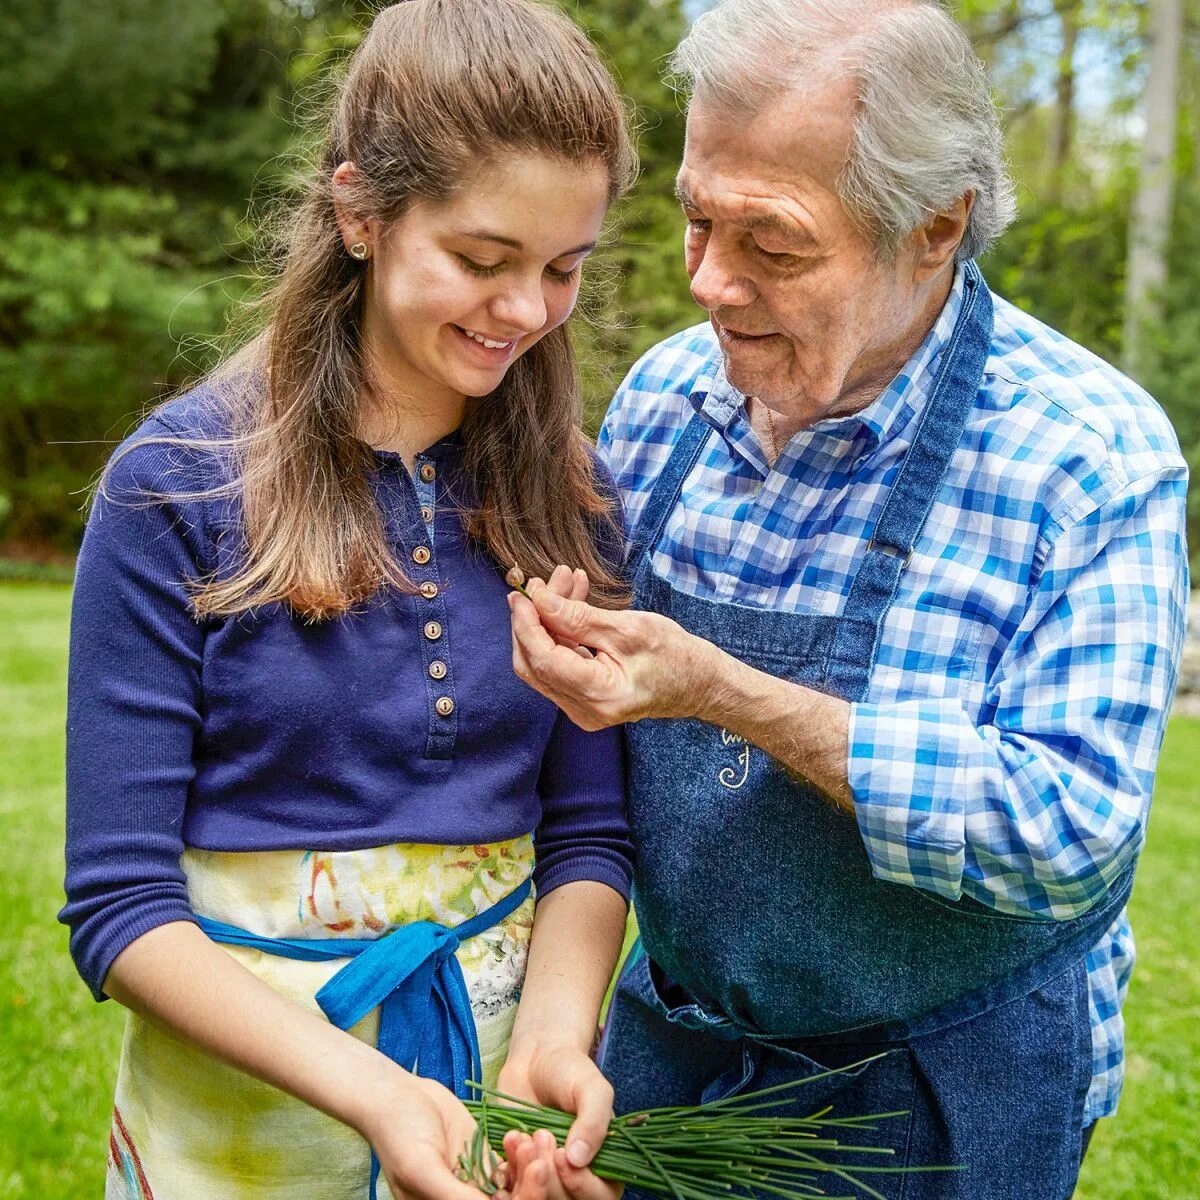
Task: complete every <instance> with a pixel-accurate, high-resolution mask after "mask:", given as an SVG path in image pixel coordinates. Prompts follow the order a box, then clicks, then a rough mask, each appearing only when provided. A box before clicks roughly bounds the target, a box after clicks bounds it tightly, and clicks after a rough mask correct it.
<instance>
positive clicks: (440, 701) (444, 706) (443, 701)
mask: <svg viewBox="0 0 1200 1200" xmlns="http://www.w3.org/2000/svg"><path fill="white" fill-rule="evenodd" d="M433 707H434V708H436V709H437V710H438V715H439V716H443V717H448V716H449V715H450V714H451V713H452V712H453V711H454V701H453V700H451V699H450V697H449V696H439V697H438V698H437V702H436V703H435V704H434V706H433Z"/></svg>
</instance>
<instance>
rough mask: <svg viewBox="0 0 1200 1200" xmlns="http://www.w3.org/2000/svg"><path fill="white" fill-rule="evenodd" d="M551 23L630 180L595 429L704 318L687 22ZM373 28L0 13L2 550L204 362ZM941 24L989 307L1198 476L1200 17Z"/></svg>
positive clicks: (60, 9)
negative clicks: (995, 218) (674, 85)
mask: <svg viewBox="0 0 1200 1200" xmlns="http://www.w3.org/2000/svg"><path fill="white" fill-rule="evenodd" d="M560 2H561V3H562V4H563V5H564V7H565V8H566V9H567V10H568V11H569V12H571V13H572V14H573V15H574V16H575V17H576V19H577V20H579V22H580V23H581V24H582V25H583V26H584V27H585V28H587V29H588V30H589V31H590V32H591V34H592V36H593V38H594V40H595V41H596V43H597V44H598V45H599V47H600V48H601V50H602V52H603V53H604V55H605V56H606V57H607V59H608V61H609V62H610V64H611V65H612V66H613V67H614V69H615V71H616V72H617V74H618V76H619V77H620V79H621V82H622V85H623V87H624V89H625V91H626V93H627V94H628V95H629V96H630V98H631V100H632V102H633V104H634V106H635V110H636V116H637V124H638V128H639V131H640V144H641V153H642V159H643V174H642V178H641V182H640V184H639V186H638V188H637V190H636V192H635V194H634V195H633V196H632V197H631V198H630V199H629V200H628V201H627V202H626V203H625V205H624V206H623V209H622V211H621V213H620V214H619V222H618V223H616V224H614V228H613V237H612V244H611V246H610V247H609V250H608V252H607V254H606V255H605V260H606V266H604V267H602V268H601V270H600V271H599V272H598V274H599V275H600V276H601V277H602V282H603V281H604V280H607V281H608V285H609V286H608V287H607V289H606V288H603V287H601V288H600V289H599V291H598V294H597V295H596V296H595V297H594V298H593V300H592V303H591V304H590V305H589V308H590V309H591V310H592V312H593V314H594V320H593V322H592V324H591V326H590V327H589V328H587V329H585V330H582V331H581V341H582V342H583V345H584V351H585V355H584V357H585V362H586V364H587V381H588V395H589V413H590V418H591V420H592V422H593V424H594V423H595V422H596V421H598V419H599V415H600V414H601V413H602V411H603V407H604V404H605V403H606V401H607V398H608V396H609V394H611V389H612V387H613V385H614V383H615V382H616V380H617V379H618V378H619V376H620V374H621V373H622V372H623V371H624V369H625V368H626V367H627V366H628V365H629V364H630V363H631V362H632V360H633V358H634V357H635V356H636V354H637V353H639V352H640V351H641V350H642V349H644V348H645V347H647V346H648V345H650V344H651V343H652V342H654V341H656V340H657V339H658V338H660V337H662V336H664V335H665V334H667V333H670V332H672V331H674V330H676V329H679V328H682V327H683V326H685V325H687V324H691V323H693V322H694V321H695V320H697V318H698V316H699V314H698V312H697V310H696V309H695V308H694V307H693V305H692V303H691V301H690V299H689V297H688V292H687V286H686V279H685V277H684V272H683V265H682V256H681V253H680V238H681V232H682V220H681V218H680V216H679V213H678V209H677V206H676V204H675V202H674V200H673V199H672V195H671V181H672V178H673V176H674V172H675V168H676V166H677V164H678V159H679V153H680V149H681V146H682V135H683V117H682V114H681V111H680V105H679V102H678V100H677V98H676V97H675V96H674V95H673V94H672V93H671V91H670V90H669V89H668V88H667V87H666V86H665V85H664V84H663V83H662V81H661V78H660V72H661V68H662V65H663V59H664V57H665V55H666V54H667V53H669V51H670V49H671V47H672V46H673V45H674V44H675V43H676V42H677V41H678V39H679V37H680V36H681V35H682V33H683V31H684V29H685V27H686V22H687V17H688V15H689V14H694V12H695V11H698V10H699V9H701V8H703V7H705V6H706V4H705V0H560ZM372 7H373V6H368V5H366V4H362V3H352V2H344V0H343V2H339V0H206V2H205V3H204V4H195V3H194V2H193V0H108V2H107V3H105V4H102V5H97V4H94V3H92V2H91V0H28V2H27V3H25V4H23V5H20V6H15V5H14V6H5V8H4V10H3V11H2V12H0V131H2V132H3V137H0V555H3V556H7V557H9V558H26V559H28V558H47V557H52V556H53V555H56V554H57V555H62V556H69V555H70V554H71V552H72V551H73V550H74V548H75V546H76V545H77V543H78V539H79V536H80V533H81V530H82V512H81V506H82V504H83V501H84V498H85V494H86V489H87V485H88V483H89V481H90V480H91V479H92V478H93V477H94V475H95V472H96V471H97V470H98V469H99V467H100V466H101V464H102V463H103V461H104V460H105V458H106V456H107V454H108V452H109V450H110V449H111V447H112V446H113V445H114V444H115V441H116V440H118V439H119V438H120V437H121V436H122V435H123V434H124V433H125V432H127V431H128V430H129V429H130V428H131V427H132V425H133V424H135V423H136V421H137V420H138V418H139V416H140V414H141V413H142V411H143V410H144V408H145V407H146V405H147V404H149V403H152V402H153V401H155V400H156V399H158V398H160V397H162V396H163V395H164V394H166V393H168V392H169V391H170V390H171V389H174V388H178V387H180V386H181V385H183V384H185V383H186V382H187V381H188V380H190V379H191V378H194V377H195V375H196V374H197V373H198V372H200V371H202V370H203V369H204V367H205V366H206V365H207V364H208V363H210V362H211V361H212V356H213V354H214V353H215V350H214V346H215V344H216V343H217V342H218V340H219V338H220V335H221V333H222V329H223V325H224V319H225V315H226V313H227V311H228V310H229V308H230V306H231V305H236V304H237V303H238V301H239V300H241V299H243V298H244V297H245V296H246V295H247V293H248V291H249V290H251V289H252V288H253V286H254V264H255V246H256V230H257V228H258V225H259V216H260V215H261V214H262V213H263V212H265V211H267V210H268V209H269V207H270V204H271V202H272V201H274V200H277V199H279V198H280V197H286V195H287V192H288V186H289V179H290V178H291V169H292V167H293V166H294V160H295V151H296V148H297V146H298V145H299V144H300V141H301V138H300V135H299V132H298V130H299V125H300V123H301V121H302V120H303V119H304V118H305V117H308V116H310V115H311V114H312V113H313V112H314V111H319V94H320V86H319V81H320V80H321V79H322V78H323V77H324V76H325V72H326V70H327V69H328V68H329V67H331V66H333V65H335V64H336V62H337V61H338V60H339V58H341V57H342V56H343V55H344V53H345V52H346V51H347V50H348V49H349V48H351V47H353V45H354V44H355V43H356V41H357V38H358V37H359V34H360V31H361V30H362V29H363V28H364V27H365V25H366V23H367V22H368V21H369V18H370V12H371V8H372ZM955 8H956V11H957V12H958V15H959V17H960V18H961V20H962V21H963V23H964V25H965V27H966V28H967V30H968V32H969V33H970V35H971V37H972V39H973V41H974V42H975V45H976V47H977V49H978V50H979V53H980V55H981V56H982V57H983V59H984V61H985V62H986V63H987V65H988V67H989V70H990V71H991V73H992V77H993V80H994V84H995V87H996V90H997V93H998V95H999V97H1000V99H1001V101H1002V103H1003V105H1004V108H1005V112H1006V121H1007V124H1008V134H1009V152H1010V156H1011V158H1012V163H1013V168H1014V173H1015V175H1016V177H1017V180H1018V183H1019V196H1020V204H1021V215H1020V219H1019V220H1018V222H1017V224H1016V226H1015V227H1014V228H1013V229H1012V230H1011V231H1010V233H1009V234H1008V235H1007V237H1006V238H1005V239H1004V241H1003V242H1002V244H1001V245H1000V246H999V247H998V248H997V250H996V251H994V252H993V253H992V254H991V255H990V256H989V258H988V260H987V261H986V262H985V263H984V264H983V266H984V269H985V271H986V273H987V275H988V278H989V280H990V282H991V284H992V286H993V287H994V288H995V289H996V290H997V291H999V292H1000V293H1001V294H1003V295H1005V296H1007V297H1008V298H1009V299H1011V300H1013V301H1015V302H1016V303H1018V304H1020V305H1022V306H1023V307H1026V308H1027V309H1029V310H1030V311H1031V312H1033V313H1034V314H1036V315H1037V316H1039V317H1041V318H1042V319H1043V320H1046V321H1048V322H1049V323H1050V324H1052V325H1054V326H1056V327H1058V328H1059V329H1061V330H1062V331H1063V332H1064V333H1066V334H1067V335H1068V336H1070V337H1073V338H1075V339H1076V340H1077V341H1080V342H1082V343H1083V344H1084V345H1086V346H1089V347H1090V348H1092V349H1093V350H1095V351H1096V352H1098V353H1099V354H1101V355H1102V356H1103V357H1105V358H1107V359H1109V360H1110V361H1112V362H1115V363H1118V364H1121V365H1122V366H1124V367H1125V368H1126V369H1127V370H1129V371H1130V372H1131V373H1132V374H1133V375H1134V376H1135V377H1136V378H1138V379H1139V380H1140V381H1141V382H1143V383H1144V384H1145V385H1146V386H1147V387H1148V388H1149V389H1150V391H1151V392H1152V393H1153V394H1154V395H1155V396H1156V397H1157V398H1158V399H1159V400H1160V402H1161V403H1162V404H1163V406H1164V407H1165V408H1166V409H1167V411H1168V413H1169V414H1170V415H1171V417H1172V419H1173V420H1174V422H1175V426H1176V429H1177V430H1178V432H1179V436H1180V441H1181V443H1182V444H1183V446H1184V450H1185V452H1186V453H1187V454H1188V456H1189V459H1190V461H1191V462H1192V464H1193V469H1194V470H1200V230H1198V229H1197V222H1196V221H1195V220H1193V217H1194V216H1195V214H1196V213H1197V211H1198V209H1200V152H1198V150H1197V131H1198V127H1200V0H958V2H957V3H956V5H955ZM685 9H686V12H685ZM252 200H253V204H251V201H252ZM1193 506H1194V507H1193V522H1192V539H1191V544H1192V546H1193V547H1195V548H1198V549H1200V502H1198V501H1197V497H1196V496H1194V497H1193Z"/></svg>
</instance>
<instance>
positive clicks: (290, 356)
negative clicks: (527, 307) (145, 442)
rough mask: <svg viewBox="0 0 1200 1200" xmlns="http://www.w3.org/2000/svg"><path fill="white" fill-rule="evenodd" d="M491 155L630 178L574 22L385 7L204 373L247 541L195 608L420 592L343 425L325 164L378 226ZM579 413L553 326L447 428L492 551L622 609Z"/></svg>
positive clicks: (522, 2) (355, 378) (346, 417)
mask: <svg viewBox="0 0 1200 1200" xmlns="http://www.w3.org/2000/svg"><path fill="white" fill-rule="evenodd" d="M505 151H518V152H534V153H539V154H547V155H551V156H553V157H555V158H558V159H560V160H563V161H567V162H571V163H581V164H586V163H589V162H600V163H602V164H603V166H604V167H605V169H606V171H607V174H608V178H609V192H610V198H615V197H616V196H617V195H618V194H619V193H620V192H621V191H623V190H624V189H625V188H626V187H628V186H629V184H630V182H631V181H632V177H633V173H634V171H635V169H636V158H635V154H634V151H633V147H632V143H631V141H630V137H629V133H628V128H627V125H626V119H625V112H624V108H623V105H622V102H621V99H620V96H619V94H618V92H617V90H616V87H615V85H614V83H613V81H612V78H611V77H610V75H609V74H608V72H607V71H606V69H605V68H604V66H603V65H602V64H601V62H600V61H599V59H598V58H597V56H596V54H595V52H594V50H593V49H592V47H591V45H590V44H589V42H588V40H587V38H586V37H585V36H584V34H583V33H582V32H581V31H580V30H579V29H578V28H577V27H576V26H575V25H574V24H573V23H572V22H571V21H570V20H569V19H567V18H566V17H565V16H563V15H562V14H561V13H559V12H557V11H556V10H554V9H553V8H551V7H549V6H548V5H546V4H543V3H539V2H537V0H405V2H404V3H400V4H395V5H393V6H392V7H390V8H386V9H384V10H383V11H381V12H380V13H379V14H378V15H377V16H376V18H375V20H374V22H373V23H372V25H371V28H370V30H369V31H368V33H367V35H366V37H365V38H364V40H363V41H362V43H361V44H360V45H359V47H358V49H357V50H356V51H355V53H354V55H353V56H352V58H351V60H350V63H349V68H348V70H347V73H346V75H345V78H344V81H343V82H342V84H341V86H340V88H339V90H338V95H337V98H336V103H335V105H334V108H333V113H332V117H331V120H330V124H329V128H328V132H327V134H326V136H325V140H324V145H323V146H322V148H321V150H320V152H319V154H318V155H317V156H316V160H315V163H314V169H313V170H312V172H311V176H310V178H309V180H308V183H307V190H306V193H305V194H304V196H303V198H302V200H301V201H300V203H299V205H298V208H297V209H296V211H294V213H292V214H291V216H290V225H289V234H288V237H287V241H286V252H285V254H284V256H283V262H282V267H281V269H280V270H279V272H278V277H277V278H276V279H275V281H274V283H273V285H272V286H271V287H270V289H269V290H268V291H267V292H266V293H265V295H264V296H263V298H262V299H261V300H259V301H258V302H257V304H256V306H255V307H256V309H257V310H258V311H259V313H260V314H261V317H260V319H261V320H262V321H263V324H262V325H260V326H259V328H260V330H261V332H259V333H257V334H256V335H255V336H254V337H253V338H252V340H250V341H249V342H248V343H247V344H246V345H245V346H243V348H242V349H241V350H240V351H239V352H237V353H236V354H234V355H232V356H231V357H230V358H228V359H227V360H226V361H225V362H224V363H223V364H222V365H221V366H220V367H218V368H217V369H216V371H215V372H213V374H212V376H211V377H210V382H212V383H214V384H215V385H217V386H214V387H213V388H212V396H213V398H214V399H213V402H214V403H219V404H221V405H223V406H224V407H225V409H226V413H225V416H226V420H227V425H228V427H229V429H230V431H231V435H230V438H229V439H228V440H227V441H224V442H223V443H222V444H221V446H220V449H221V451H222V453H223V455H224V456H225V457H227V459H228V460H229V462H230V467H229V468H228V469H229V471H230V473H231V476H232V482H231V483H228V484H226V485H225V487H223V488H219V489H217V490H218V491H224V490H228V489H234V490H236V491H237V493H238V494H240V498H241V501H242V511H243V519H244V533H245V540H246V550H247V553H246V555H245V561H244V563H243V565H242V566H241V567H240V568H239V569H237V570H236V571H235V572H234V573H233V574H231V575H229V576H226V577H218V578H211V579H206V580H201V581H199V582H197V583H196V584H194V590H193V605H194V608H195V611H196V614H197V615H198V616H226V615H232V614H235V613H238V612H242V611H244V610H246V609H249V608H252V607H255V606H258V605H261V604H265V603H270V602H274V601H282V602H285V603H287V604H288V605H290V607H291V608H292V610H293V611H295V612H296V613H297V614H299V615H301V616H304V617H306V618H308V619H310V620H322V619H326V618H329V617H334V616H338V615H340V614H341V613H344V612H346V611H347V610H349V609H350V608H352V607H353V606H355V605H356V604H358V603H360V602H362V601H363V600H365V599H366V598H368V597H369V596H371V595H372V594H374V593H375V592H376V591H378V590H379V589H380V588H381V587H384V586H390V587H394V588H397V589H399V590H401V591H406V592H411V591H413V590H414V588H413V585H412V583H411V581H410V580H409V579H408V578H407V576H406V575H405V573H404V571H403V569H402V568H401V566H400V564H399V562H398V561H397V559H396V557H395V555H394V554H393V552H392V550H391V548H390V547H389V545H388V541H387V538H386V536H385V532H384V528H383V524H382V520H381V515H380V512H379V510H378V508H377V505H376V503H375V500H374V497H373V495H372V492H371V488H370V485H369V473H370V471H371V470H372V469H373V466H374V458H373V455H372V452H371V450H370V448H369V447H368V446H367V445H366V444H365V443H363V442H362V441H360V440H359V439H358V438H357V436H356V433H357V431H358V429H359V416H360V405H361V404H362V402H363V396H364V391H365V388H366V384H367V381H366V379H365V377H364V364H363V358H362V354H361V346H360V333H361V320H362V312H363V296H364V290H365V277H366V276H365V270H366V268H365V266H364V264H363V263H361V262H358V261H356V260H355V259H353V258H351V257H350V256H349V255H348V254H347V253H346V251H345V248H344V245H343V242H342V238H341V234H340V231H339V227H338V223H337V218H336V216H335V211H334V199H333V184H332V182H331V176H332V174H333V171H334V169H335V168H336V167H337V166H338V164H339V163H342V162H346V161H349V162H353V163H354V164H355V166H356V168H357V170H356V172H355V174H354V183H353V184H352V185H351V186H352V188H353V192H352V193H351V195H350V198H349V201H347V192H346V190H345V188H343V187H339V189H338V199H339V202H340V203H347V202H348V204H349V207H350V208H351V209H352V210H353V211H354V213H355V214H356V215H359V216H373V217H377V218H379V219H380V220H381V221H382V222H383V223H384V224H385V226H386V224H387V223H389V222H391V221H394V220H395V219H397V218H398V217H400V216H402V215H403V214H404V212H405V211H406V210H407V209H408V208H409V207H410V206H411V205H412V204H413V203H415V202H417V201H419V200H424V201H429V202H435V203H436V202H438V201H441V200H445V199H447V198H449V197H450V196H452V195H453V194H454V191H455V188H456V187H457V186H458V185H459V184H460V183H461V182H462V181H463V180H464V178H466V177H467V176H468V175H469V173H470V172H471V171H472V170H474V169H477V168H479V167H480V166H481V165H482V164H486V163H489V162H491V161H494V160H495V159H496V157H497V156H498V155H501V156H502V155H503V154H504V153H505ZM581 417H582V403H581V398H580V391H579V383H578V378H577V372H576V366H575V360H574V356H573V353H572V349H571V342H570V337H569V333H568V330H567V327H566V326H560V327H559V328H556V329H554V330H553V331H551V332H550V333H548V334H546V335H545V336H544V337H543V338H542V339H541V340H539V341H538V342H537V343H535V344H534V345H533V346H532V347H530V349H529V350H528V351H527V352H526V353H525V354H523V355H522V356H521V357H520V358H519V359H517V360H516V361H515V362H514V363H513V364H512V366H511V367H510V369H509V370H508V372H507V374H506V375H505V378H504V380H503V382H502V383H501V385H500V386H499V387H498V388H497V390H496V391H495V392H494V393H492V394H491V395H489V396H487V397H485V398H483V400H482V401H475V400H472V399H471V398H468V401H467V406H466V409H465V413H464V417H463V423H462V427H461V433H462V440H463V461H464V469H465V472H466V475H467V478H468V479H469V481H470V484H471V487H472V489H473V492H474V503H473V505H472V507H471V508H470V509H468V510H467V511H466V512H465V514H464V520H465V523H466V529H467V532H468V534H469V535H471V536H472V537H473V538H475V539H477V540H478V541H479V542H480V543H482V545H483V546H484V547H485V548H486V550H487V551H488V552H489V553H490V554H491V556H492V557H493V558H494V559H495V561H496V562H497V563H498V564H502V565H505V566H511V565H513V564H520V565H521V567H522V568H523V569H524V570H525V571H526V572H527V573H528V574H531V575H532V574H539V575H543V576H544V575H545V574H546V573H548V572H549V570H550V569H551V568H552V567H553V566H554V564H555V563H559V562H565V563H568V564H570V565H572V566H581V567H583V568H584V569H585V570H586V571H587V573H588V575H589V577H590V579H591V583H592V595H593V599H594V602H595V603H597V604H602V605H608V606H618V605H620V604H622V603H625V602H626V601H627V595H626V592H625V588H624V585H623V583H622V581H621V580H620V579H619V577H618V576H617V574H616V573H615V572H614V571H613V569H612V568H611V566H610V565H609V564H607V563H606V562H605V560H604V558H603V557H602V556H601V554H600V553H599V552H598V550H597V547H596V535H597V530H598V528H599V526H600V525H601V524H602V523H603V522H604V521H605V520H611V507H612V505H611V501H610V500H609V499H606V498H605V496H604V495H602V493H601V491H600V490H599V489H598V488H597V485H596V481H595V479H594V473H593V468H592V460H591V455H590V453H589V450H588V447H587V442H586V439H585V438H584V436H583V434H582V433H581V431H580V422H581ZM155 440H159V439H155ZM183 440H185V441H187V442H188V444H189V445H191V446H193V447H207V448H209V449H216V448H217V443H216V442H212V441H208V442H206V441H204V439H202V438H196V439H183ZM219 440H220V439H218V441H219ZM194 494H195V493H193V495H194Z"/></svg>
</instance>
